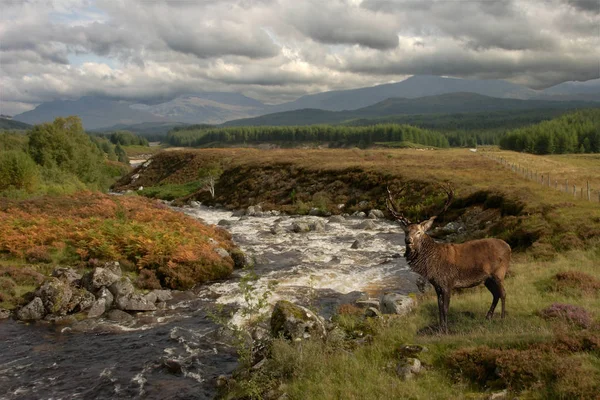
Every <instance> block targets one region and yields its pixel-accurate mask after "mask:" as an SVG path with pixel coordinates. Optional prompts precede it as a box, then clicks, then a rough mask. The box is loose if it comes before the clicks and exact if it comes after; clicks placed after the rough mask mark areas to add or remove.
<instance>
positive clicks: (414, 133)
mask: <svg viewBox="0 0 600 400" xmlns="http://www.w3.org/2000/svg"><path fill="white" fill-rule="evenodd" d="M166 140H167V143H169V144H171V145H173V146H185V147H196V146H207V145H210V144H213V143H219V144H225V145H227V144H232V145H233V144H243V143H247V144H256V143H274V142H277V143H284V144H289V145H290V146H293V145H295V144H300V143H328V144H329V145H330V146H331V147H345V146H358V147H369V146H372V145H373V144H375V143H377V142H404V141H406V142H412V143H417V144H421V145H425V146H433V147H449V143H448V139H447V138H446V137H445V136H444V135H443V134H441V133H439V132H435V131H430V130H426V129H421V128H417V127H414V126H410V125H397V124H377V125H372V126H343V125H309V126H248V127H223V128H215V127H197V126H196V127H188V128H178V129H174V130H171V131H170V132H169V133H168V134H167V139H166Z"/></svg>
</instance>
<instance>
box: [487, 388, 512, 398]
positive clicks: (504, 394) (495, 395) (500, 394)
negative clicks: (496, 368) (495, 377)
mask: <svg viewBox="0 0 600 400" xmlns="http://www.w3.org/2000/svg"><path fill="white" fill-rule="evenodd" d="M507 398H508V389H504V390H501V391H499V392H494V393H492V394H490V395H489V396H488V400H504V399H507Z"/></svg>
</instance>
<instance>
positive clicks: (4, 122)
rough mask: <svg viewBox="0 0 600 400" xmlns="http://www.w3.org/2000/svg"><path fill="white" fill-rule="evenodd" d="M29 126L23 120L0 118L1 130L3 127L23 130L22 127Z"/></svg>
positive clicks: (27, 127) (29, 126)
mask: <svg viewBox="0 0 600 400" xmlns="http://www.w3.org/2000/svg"><path fill="white" fill-rule="evenodd" d="M29 128H31V125H29V124H26V123H24V122H19V121H15V120H13V119H8V118H0V129H2V130H3V129H7V130H12V129H17V130H23V129H29Z"/></svg>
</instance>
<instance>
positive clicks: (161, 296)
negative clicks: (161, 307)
mask: <svg viewBox="0 0 600 400" xmlns="http://www.w3.org/2000/svg"><path fill="white" fill-rule="evenodd" d="M152 293H154V294H156V299H157V301H168V300H171V299H172V298H173V295H172V294H171V291H170V290H162V289H161V290H159V289H155V290H153V291H152Z"/></svg>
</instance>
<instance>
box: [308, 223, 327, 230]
mask: <svg viewBox="0 0 600 400" xmlns="http://www.w3.org/2000/svg"><path fill="white" fill-rule="evenodd" d="M308 227H309V229H310V230H311V231H313V232H323V231H324V230H325V223H323V221H321V220H317V221H312V222H311V223H310V224H308Z"/></svg>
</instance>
